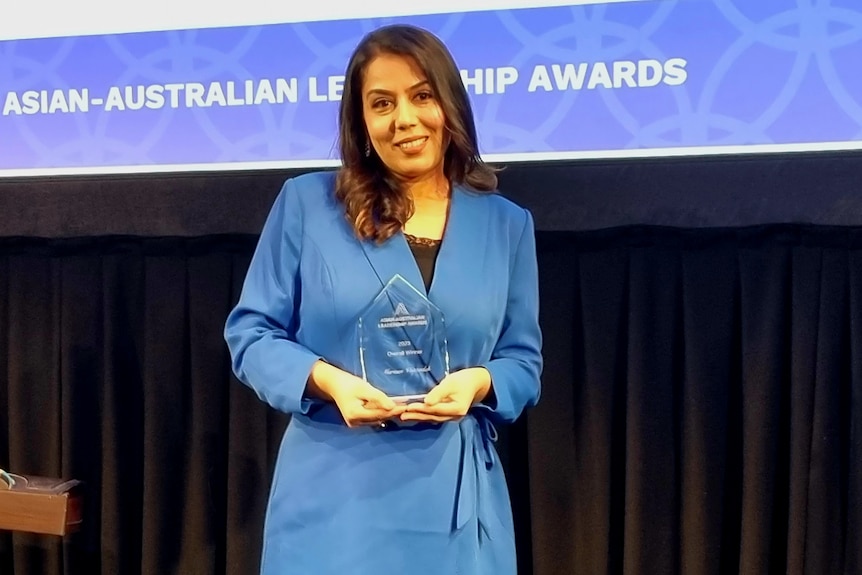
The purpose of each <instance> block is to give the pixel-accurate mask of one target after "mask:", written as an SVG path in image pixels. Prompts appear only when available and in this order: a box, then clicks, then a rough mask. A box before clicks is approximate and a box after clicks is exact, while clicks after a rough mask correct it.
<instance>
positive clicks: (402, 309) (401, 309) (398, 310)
mask: <svg viewBox="0 0 862 575" xmlns="http://www.w3.org/2000/svg"><path fill="white" fill-rule="evenodd" d="M399 315H410V312H409V311H407V306H406V305H404V302H400V303H399V304H398V305H397V306H395V317H398V316H399Z"/></svg>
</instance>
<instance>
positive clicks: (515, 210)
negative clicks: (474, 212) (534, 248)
mask: <svg viewBox="0 0 862 575" xmlns="http://www.w3.org/2000/svg"><path fill="white" fill-rule="evenodd" d="M458 189H459V190H460V192H461V193H462V194H464V196H465V197H467V198H469V199H470V200H469V201H471V202H476V203H478V204H480V205H481V207H482V209H483V210H486V211H489V212H490V214H491V217H492V218H494V219H497V220H501V221H503V222H505V223H507V224H509V225H510V226H513V227H516V228H519V229H520V228H521V227H523V225H524V224H525V223H526V220H528V219H532V216H531V215H530V212H529V210H527V209H526V208H525V207H523V206H521V205H520V204H517V203H516V202H514V201H513V200H511V199H509V198H507V197H506V196H504V195H503V194H502V193H500V191H499V190H493V191H490V192H477V191H474V190H471V189H470V188H468V187H465V186H459V187H458Z"/></svg>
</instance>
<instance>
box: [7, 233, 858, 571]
mask: <svg viewBox="0 0 862 575" xmlns="http://www.w3.org/2000/svg"><path fill="white" fill-rule="evenodd" d="M254 241H255V238H254V236H246V235H229V236H208V237H205V238H141V237H129V238H125V237H104V238H88V239H87V238H83V239H54V240H47V239H32V238H19V239H10V238H6V239H2V240H0V462H2V463H3V464H6V465H8V467H9V468H10V469H12V470H13V471H19V472H22V473H28V474H39V475H50V476H66V477H74V478H78V479H81V480H83V481H85V483H86V486H87V489H86V496H87V499H86V509H85V523H84V526H83V530H82V531H81V532H80V533H78V534H75V535H74V536H71V537H69V538H67V539H66V540H65V542H64V541H62V540H60V539H58V538H54V537H41V536H33V535H24V534H8V533H7V534H3V535H0V573H4V574H5V573H10V574H14V575H61V574H62V575H70V574H86V575H96V574H104V575H108V574H111V575H114V574H122V575H137V574H142V575H156V574H159V575H161V574H177V575H196V574H202V575H204V574H206V575H209V574H231V575H240V574H242V575H248V574H250V573H254V572H255V571H256V568H257V565H258V553H259V549H260V532H261V527H262V517H263V509H264V505H265V501H266V496H267V489H268V485H269V481H270V471H271V469H272V463H273V458H274V455H275V450H276V448H277V442H278V440H279V438H280V433H281V430H282V429H283V426H284V424H285V422H286V419H285V417H284V416H282V415H280V414H278V413H275V412H274V411H272V410H270V409H268V408H266V407H265V406H264V405H263V404H262V403H261V402H259V401H258V399H257V398H256V397H255V396H254V394H253V393H251V392H250V391H249V390H248V389H246V388H245V387H243V386H242V385H240V384H239V383H237V382H236V380H234V379H233V378H232V377H231V376H230V371H229V365H228V356H227V352H226V349H225V347H224V344H223V342H222V339H221V330H222V325H223V322H224V318H225V316H226V315H227V312H228V310H229V309H230V307H231V305H232V303H233V302H234V301H235V299H236V297H237V295H238V290H239V287H240V285H241V282H242V279H243V275H244V272H245V268H246V266H247V265H248V260H249V257H250V254H251V251H252V249H253V247H254ZM539 252H540V253H539V257H540V280H541V290H542V311H541V314H542V324H543V330H544V334H545V357H546V362H547V367H546V371H545V375H544V381H543V383H544V392H543V397H542V400H541V402H540V404H539V406H538V407H537V408H536V409H535V410H533V411H532V412H531V413H530V415H529V416H528V418H527V419H526V420H524V421H522V422H521V423H520V424H518V425H516V426H514V427H513V428H511V429H509V431H508V433H507V434H506V436H505V437H504V441H503V442H502V444H501V446H500V448H501V451H502V452H503V458H504V462H505V465H506V468H507V472H508V476H509V480H510V490H511V492H512V497H513V504H514V507H515V515H516V524H517V536H518V547H519V553H520V560H519V564H520V573H522V574H529V573H535V574H537V575H551V574H557V573H560V574H570V573H589V574H592V573H597V574H605V573H608V574H615V573H625V574H650V575H651V574H665V573H667V574H676V573H679V574H685V575H689V574H695V575H696V574H707V573H710V574H712V573H715V574H718V573H742V574H749V573H756V574H760V573H791V574H807V573H813V574H831V573H835V574H851V573H860V572H862V543H860V541H862V530H860V522H862V501H860V497H862V469H860V465H862V403H860V402H862V228H859V227H828V226H805V225H774V226H755V227H746V228H727V229H682V228H661V227H637V226H635V227H632V226H626V227H622V228H617V229H611V230H603V231H595V232H580V233H552V232H540V234H539Z"/></svg>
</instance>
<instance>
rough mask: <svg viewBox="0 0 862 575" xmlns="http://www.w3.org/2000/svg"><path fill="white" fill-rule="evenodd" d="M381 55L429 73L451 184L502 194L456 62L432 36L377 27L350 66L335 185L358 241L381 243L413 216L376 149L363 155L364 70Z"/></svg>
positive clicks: (414, 30) (365, 141)
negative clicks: (441, 123)
mask: <svg viewBox="0 0 862 575" xmlns="http://www.w3.org/2000/svg"><path fill="white" fill-rule="evenodd" d="M380 54H394V55H399V56H406V57H409V58H412V59H413V61H415V62H416V64H417V65H418V66H419V68H420V69H421V70H422V71H423V72H424V73H425V75H426V76H427V78H428V82H429V84H430V85H431V89H432V90H433V92H434V95H435V97H436V98H437V101H438V103H439V105H440V108H441V109H442V111H443V115H444V117H445V132H446V134H445V138H444V140H448V142H449V144H448V146H447V147H446V152H445V154H444V158H443V171H444V174H445V176H446V177H447V178H448V179H449V181H450V182H451V183H452V184H463V185H466V186H468V187H470V188H471V189H473V190H475V191H478V192H490V191H493V190H495V189H496V188H497V176H496V173H495V170H494V169H493V168H491V167H490V166H488V165H487V164H485V163H484V162H483V161H482V158H481V157H480V156H479V145H478V141H477V137H476V124H475V121H474V119H473V110H472V109H471V107H470V100H469V99H468V97H467V90H466V89H465V88H464V83H463V82H462V80H461V75H460V73H459V71H458V67H457V66H456V65H455V61H454V60H453V59H452V55H451V54H450V53H449V50H448V49H447V48H446V46H444V45H443V42H441V41H440V40H439V39H438V38H437V37H436V36H434V35H433V34H431V33H430V32H428V31H426V30H423V29H421V28H417V27H414V26H407V25H394V26H386V27H383V28H379V29H377V30H375V31H373V32H371V33H369V34H368V35H367V36H365V37H364V38H363V39H362V41H361V42H360V43H359V45H358V46H357V47H356V50H355V51H354V52H353V55H352V56H351V57H350V62H349V63H348V65H347V72H346V73H345V80H344V90H343V92H342V97H341V106H340V110H339V148H340V152H341V161H342V167H341V169H340V170H339V172H338V177H337V179H336V184H335V186H336V187H335V192H336V196H337V198H338V199H339V201H341V202H342V203H343V204H344V207H345V211H346V215H347V219H348V221H349V222H350V224H351V225H352V226H353V229H354V230H355V232H356V235H357V237H359V238H360V239H370V240H373V241H376V242H383V241H385V240H387V239H388V238H390V237H392V235H393V234H395V233H397V232H398V231H399V230H400V229H402V227H403V226H404V224H405V223H406V222H407V220H408V219H409V218H410V216H411V215H413V209H414V208H413V202H412V200H411V199H410V197H409V195H408V194H407V193H406V192H405V190H404V189H403V187H402V184H401V183H400V182H399V181H398V180H397V179H396V178H395V177H394V176H393V175H392V174H391V173H390V172H389V170H388V169H387V168H386V166H385V165H384V164H383V162H382V161H381V159H380V158H379V157H378V156H377V154H376V153H374V148H373V147H372V148H371V153H370V155H368V156H366V155H365V150H366V145H370V142H369V141H368V132H367V130H366V128H365V120H364V116H363V112H362V84H363V81H364V75H365V70H366V68H367V66H368V65H369V64H370V63H371V61H372V60H374V58H376V57H377V56H379V55H380Z"/></svg>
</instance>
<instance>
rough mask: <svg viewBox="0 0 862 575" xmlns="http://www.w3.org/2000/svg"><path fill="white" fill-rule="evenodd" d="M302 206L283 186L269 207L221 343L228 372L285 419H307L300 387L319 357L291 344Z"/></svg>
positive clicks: (291, 186)
mask: <svg viewBox="0 0 862 575" xmlns="http://www.w3.org/2000/svg"><path fill="white" fill-rule="evenodd" d="M301 208H302V206H301V205H300V201H299V198H298V196H297V190H296V186H295V184H294V182H293V181H292V180H288V181H287V182H286V183H285V185H284V187H283V188H282V190H281V192H280V193H279V195H278V197H277V198H276V200H275V203H274V204H273V207H272V210H271V211H270V214H269V217H268V218H267V220H266V224H265V225H264V228H263V231H262V232H261V235H260V239H259V240H258V244H257V248H256V250H255V253H254V256H253V257H252V260H251V264H250V266H249V269H248V273H247V275H246V277H245V282H244V284H243V288H242V293H241V295H240V298H239V302H238V303H237V305H236V307H235V308H234V309H233V310H232V311H231V313H230V315H228V318H227V322H226V325H225V331H224V336H225V341H226V342H227V345H228V348H229V350H230V354H231V361H232V367H233V371H234V373H235V374H236V376H237V378H239V380H240V381H242V382H243V383H245V384H246V385H248V386H249V387H251V388H252V389H253V390H254V391H255V393H257V395H258V397H260V398H261V399H262V400H263V401H265V402H266V403H268V404H269V405H271V406H272V407H274V408H275V409H278V410H280V411H283V412H286V413H307V412H308V409H309V407H310V406H311V404H312V402H311V401H310V400H308V399H304V398H303V394H304V392H305V386H306V382H307V381H308V376H309V373H310V372H311V368H312V366H313V365H314V363H315V362H316V361H317V360H318V359H320V356H318V355H317V354H315V353H313V352H312V351H311V350H309V349H308V348H306V347H304V346H302V345H300V344H299V343H297V342H296V341H295V335H296V328H297V325H298V318H297V311H298V309H299V299H300V297H301V282H300V274H299V267H300V265H299V264H300V260H301V257H302V209H301Z"/></svg>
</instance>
